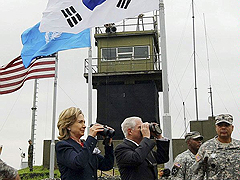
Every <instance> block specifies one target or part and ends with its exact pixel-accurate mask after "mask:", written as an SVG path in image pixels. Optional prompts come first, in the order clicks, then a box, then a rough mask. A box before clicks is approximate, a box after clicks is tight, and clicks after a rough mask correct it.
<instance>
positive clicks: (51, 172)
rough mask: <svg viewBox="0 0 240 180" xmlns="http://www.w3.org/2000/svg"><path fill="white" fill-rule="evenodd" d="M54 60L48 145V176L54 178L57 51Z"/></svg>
mask: <svg viewBox="0 0 240 180" xmlns="http://www.w3.org/2000/svg"><path fill="white" fill-rule="evenodd" d="M55 59H56V61H55V77H54V90H53V118H52V140H51V147H50V168H49V178H50V179H53V178H54V160H55V122H56V102H57V79H58V74H57V72H58V53H56V58H55Z"/></svg>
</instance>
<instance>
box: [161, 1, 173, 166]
mask: <svg viewBox="0 0 240 180" xmlns="http://www.w3.org/2000/svg"><path fill="white" fill-rule="evenodd" d="M159 21H160V38H161V42H160V46H161V60H162V76H163V77H162V79H163V134H164V136H165V137H167V138H168V139H169V140H170V149H169V151H170V152H169V161H168V163H166V167H167V168H171V167H172V164H173V151H172V127H171V126H172V125H171V116H170V114H169V84H168V71H167V45H166V31H165V14H164V3H163V0H159Z"/></svg>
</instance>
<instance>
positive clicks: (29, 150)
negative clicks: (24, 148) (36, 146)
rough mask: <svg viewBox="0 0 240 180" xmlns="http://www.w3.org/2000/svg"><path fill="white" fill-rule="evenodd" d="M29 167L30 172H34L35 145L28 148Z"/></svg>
mask: <svg viewBox="0 0 240 180" xmlns="http://www.w3.org/2000/svg"><path fill="white" fill-rule="evenodd" d="M29 141H30V140H29ZM29 141H28V142H29ZM28 167H29V170H30V171H32V170H33V145H32V144H29V146H28Z"/></svg>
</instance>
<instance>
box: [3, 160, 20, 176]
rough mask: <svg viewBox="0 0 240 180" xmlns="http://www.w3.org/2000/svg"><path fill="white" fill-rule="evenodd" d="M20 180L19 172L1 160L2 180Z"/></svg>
mask: <svg viewBox="0 0 240 180" xmlns="http://www.w3.org/2000/svg"><path fill="white" fill-rule="evenodd" d="M2 179H4V180H20V177H19V175H18V172H17V170H16V169H14V168H13V167H11V166H8V165H7V164H6V163H4V162H3V161H2V160H1V159H0V180H2Z"/></svg>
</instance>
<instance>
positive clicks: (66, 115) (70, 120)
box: [57, 107, 83, 140]
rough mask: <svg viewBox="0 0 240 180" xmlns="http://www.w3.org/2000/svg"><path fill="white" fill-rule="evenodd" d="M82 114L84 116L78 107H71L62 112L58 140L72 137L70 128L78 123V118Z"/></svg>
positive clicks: (58, 125)
mask: <svg viewBox="0 0 240 180" xmlns="http://www.w3.org/2000/svg"><path fill="white" fill-rule="evenodd" d="M80 114H82V115H83V113H82V111H81V110H80V109H79V108H76V107H70V108H68V109H65V110H63V111H62V112H61V114H60V115H59V120H58V123H57V127H58V130H59V136H58V139H60V140H63V139H68V138H69V137H70V131H69V130H68V128H69V127H70V126H71V125H73V124H74V123H75V122H76V120H77V117H78V116H79V115H80Z"/></svg>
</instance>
